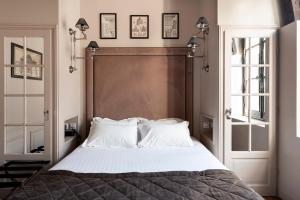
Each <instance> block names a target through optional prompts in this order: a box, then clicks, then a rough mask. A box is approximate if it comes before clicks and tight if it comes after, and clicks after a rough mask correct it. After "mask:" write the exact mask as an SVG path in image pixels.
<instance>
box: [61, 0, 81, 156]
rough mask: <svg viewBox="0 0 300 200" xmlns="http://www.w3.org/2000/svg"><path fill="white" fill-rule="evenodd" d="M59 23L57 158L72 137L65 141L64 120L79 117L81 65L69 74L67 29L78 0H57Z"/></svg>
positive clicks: (77, 11) (73, 19)
mask: <svg viewBox="0 0 300 200" xmlns="http://www.w3.org/2000/svg"><path fill="white" fill-rule="evenodd" d="M58 16H59V23H58V25H59V26H58V43H57V44H58V52H57V55H58V68H57V84H58V91H57V92H58V105H57V106H58V127H57V129H58V130H57V131H58V138H57V139H58V147H59V153H58V159H60V158H62V157H64V156H65V155H66V154H67V153H68V151H70V149H72V148H71V146H73V144H72V143H73V142H74V140H71V141H69V142H67V143H65V139H64V121H65V120H67V119H70V118H72V117H75V116H79V117H81V116H82V115H81V113H80V105H81V103H82V102H81V98H80V92H81V91H80V88H81V85H82V84H83V82H82V80H81V74H82V73H83V72H82V71H81V69H82V67H78V71H75V72H74V73H72V74H71V73H69V66H70V62H71V60H70V57H71V42H70V36H69V31H68V29H69V28H73V29H75V27H74V26H75V24H76V22H77V20H78V19H79V17H80V0H59V15H58ZM79 48H80V43H79V42H77V52H79Z"/></svg>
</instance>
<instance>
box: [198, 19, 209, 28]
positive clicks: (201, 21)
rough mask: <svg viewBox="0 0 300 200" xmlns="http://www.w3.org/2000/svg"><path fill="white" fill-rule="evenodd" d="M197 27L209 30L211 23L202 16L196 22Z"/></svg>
mask: <svg viewBox="0 0 300 200" xmlns="http://www.w3.org/2000/svg"><path fill="white" fill-rule="evenodd" d="M196 27H197V28H198V29H200V30H201V31H207V30H208V27H209V24H208V21H207V19H206V18H205V17H200V18H199V19H198V21H197V23H196Z"/></svg>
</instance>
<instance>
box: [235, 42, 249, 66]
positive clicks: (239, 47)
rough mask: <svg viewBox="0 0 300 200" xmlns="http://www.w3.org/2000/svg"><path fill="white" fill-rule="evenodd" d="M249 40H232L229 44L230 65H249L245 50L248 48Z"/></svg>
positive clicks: (247, 53)
mask: <svg viewBox="0 0 300 200" xmlns="http://www.w3.org/2000/svg"><path fill="white" fill-rule="evenodd" d="M249 45H250V39H249V38H233V39H232V44H231V51H232V55H231V64H232V65H242V64H249V52H247V51H246V50H247V49H248V48H249Z"/></svg>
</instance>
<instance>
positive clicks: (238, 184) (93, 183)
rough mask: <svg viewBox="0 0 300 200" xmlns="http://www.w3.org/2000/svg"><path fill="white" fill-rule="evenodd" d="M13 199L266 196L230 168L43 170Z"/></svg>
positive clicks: (147, 199) (194, 199)
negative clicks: (100, 171)
mask: <svg viewBox="0 0 300 200" xmlns="http://www.w3.org/2000/svg"><path fill="white" fill-rule="evenodd" d="M9 199H22V200H26V199H35V200H37V199H40V200H47V199H72V200H73V199H87V200H90V199H94V200H96V199H97V200H102V199H105V200H125V199H126V200H129V199H130V200H152V199H153V200H175V199H176V200H177V199H181V200H183V199H184V200H202V199H211V200H216V199H217V200H219V199H220V200H235V199H261V200H262V199H263V198H262V197H261V196H259V195H258V194H257V193H255V192H254V191H253V190H252V189H250V188H249V187H248V186H246V185H245V184H244V183H243V182H242V181H241V180H240V179H238V178H237V177H236V176H235V175H234V174H233V173H232V172H230V171H227V170H206V171H203V172H159V173H126V174H83V173H73V172H69V171H49V172H45V173H41V174H39V175H38V176H36V177H35V178H34V179H33V180H31V181H30V182H29V183H27V184H26V185H25V186H24V187H22V188H20V189H19V190H17V191H16V192H15V193H14V194H13V195H12V196H11V197H10V198H9Z"/></svg>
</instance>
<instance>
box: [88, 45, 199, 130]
mask: <svg viewBox="0 0 300 200" xmlns="http://www.w3.org/2000/svg"><path fill="white" fill-rule="evenodd" d="M186 55H187V48H166V47H163V48H150V47H149V48H148V47H147V48H141V47H139V48H134V47H128V48H127V47H126V48H124V47H123V48H116V47H107V48H100V49H97V50H96V52H95V53H92V51H91V49H86V92H87V93H86V112H87V116H86V120H87V128H88V129H89V125H90V121H91V120H92V118H93V117H95V116H100V117H108V118H112V119H123V118H128V117H144V118H149V119H159V118H171V117H176V118H181V119H185V120H187V121H189V122H190V124H191V125H190V130H191V131H192V128H191V127H192V121H193V64H192V63H193V62H192V59H191V58H188V57H187V56H186Z"/></svg>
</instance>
